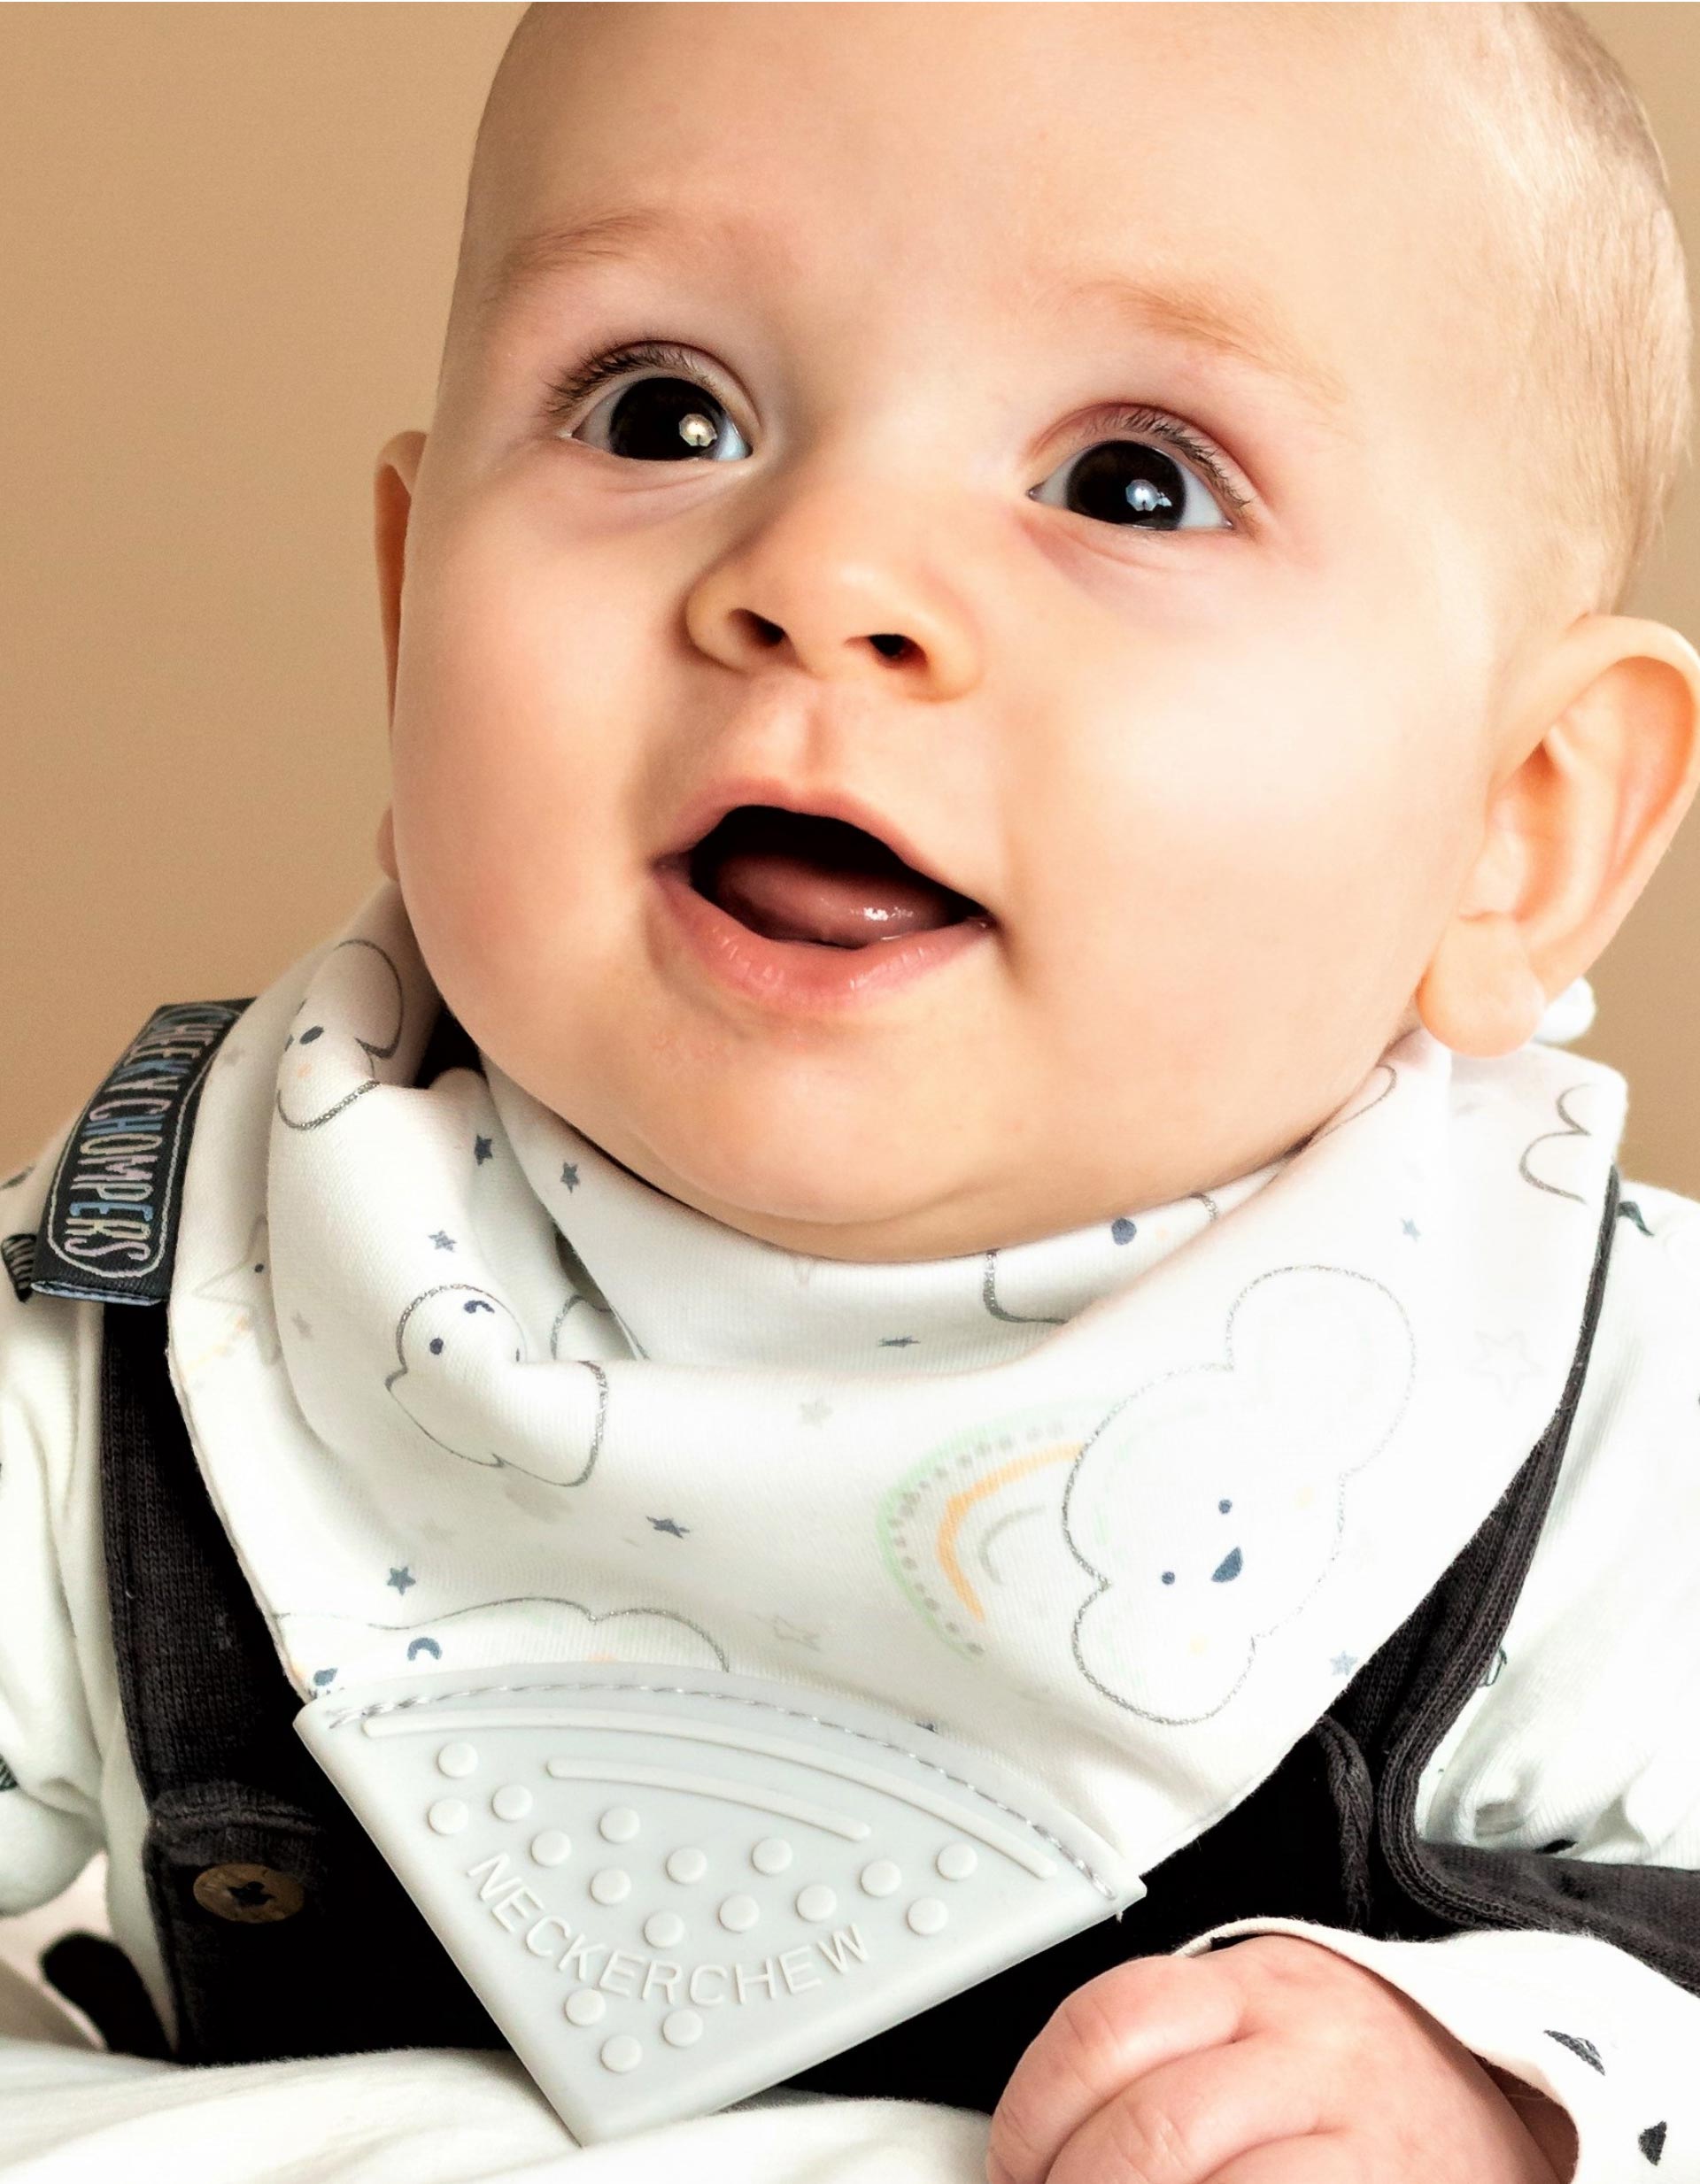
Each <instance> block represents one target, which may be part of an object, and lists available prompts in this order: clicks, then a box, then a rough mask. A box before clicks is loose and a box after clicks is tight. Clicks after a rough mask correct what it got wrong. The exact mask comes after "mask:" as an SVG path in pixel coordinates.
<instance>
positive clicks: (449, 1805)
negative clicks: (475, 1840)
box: [425, 1797, 468, 1835]
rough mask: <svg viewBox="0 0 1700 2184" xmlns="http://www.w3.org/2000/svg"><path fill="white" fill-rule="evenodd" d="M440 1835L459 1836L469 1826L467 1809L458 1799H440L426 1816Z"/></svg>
mask: <svg viewBox="0 0 1700 2184" xmlns="http://www.w3.org/2000/svg"><path fill="white" fill-rule="evenodd" d="M425 1817H426V1818H427V1819H428V1820H429V1822H430V1824H431V1826H432V1827H433V1828H434V1829H435V1831H436V1832H437V1834H439V1835H458V1834H459V1833H460V1831H461V1829H462V1828H463V1827H464V1826H465V1825H467V1817H468V1815H467V1809H466V1807H465V1806H464V1805H463V1804H462V1803H461V1802H460V1799H459V1798H458V1797H439V1798H438V1799H437V1802H436V1803H435V1804H434V1805H433V1806H432V1807H431V1809H430V1810H429V1812H428V1813H427V1814H426V1815H425Z"/></svg>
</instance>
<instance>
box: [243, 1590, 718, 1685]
mask: <svg viewBox="0 0 1700 2184" xmlns="http://www.w3.org/2000/svg"><path fill="white" fill-rule="evenodd" d="M277 1620H278V1626H279V1629H280V1631H281V1632H282V1636H283V1639H284V1641H285V1644H286V1647H287V1649H288V1652H289V1656H290V1661H291V1662H292V1663H294V1665H295V1672H296V1675H297V1677H298V1680H299V1681H300V1682H302V1683H303V1684H308V1683H310V1684H311V1685H312V1686H313V1687H314V1688H315V1689H317V1690H319V1691H328V1690H331V1689H333V1688H334V1687H335V1686H336V1684H337V1683H338V1682H339V1681H346V1680H347V1679H349V1677H350V1675H351V1674H353V1675H355V1676H358V1677H367V1676H372V1677H377V1676H398V1675H403V1674H405V1673H406V1671H407V1670H408V1669H409V1668H413V1669H433V1668H436V1667H437V1666H438V1665H439V1664H442V1665H445V1666H449V1667H452V1666H454V1665H455V1663H466V1664H467V1665H468V1666H471V1665H474V1664H481V1665H485V1666H487V1665H489V1664H490V1663H496V1662H501V1663H514V1662H533V1661H536V1662H548V1663H555V1664H560V1663H572V1662H622V1661H623V1662H629V1663H630V1664H631V1665H632V1666H633V1667H634V1668H641V1667H647V1666H654V1665H656V1664H661V1665H664V1666H667V1667H670V1668H695V1669H725V1668H727V1667H729V1666H730V1663H729V1662H728V1660H727V1657H726V1655H725V1654H724V1652H723V1650H722V1649H721V1648H720V1646H719V1645H718V1644H717V1643H716V1641H715V1640H714V1639H713V1638H711V1637H710V1636H709V1634H708V1632H707V1631H705V1630H704V1629H703V1628H702V1627H701V1625H700V1624H696V1623H693V1622H692V1621H691V1619H690V1617H688V1616H681V1615H676V1614H674V1612H673V1611H672V1609H668V1608H649V1607H631V1608H605V1609H600V1610H598V1609H591V1608H587V1607H585V1606H584V1605H583V1603H582V1602H581V1601H576V1600H558V1599H553V1598H550V1597H548V1596H546V1595H543V1594H520V1595H516V1596H515V1597H514V1598H513V1599H510V1600H490V1601H475V1603H474V1604H473V1605H472V1606H470V1607H467V1608H456V1609H451V1610H450V1612H449V1613H448V1614H447V1615H444V1616H437V1617H431V1618H429V1619H428V1620H425V1621H422V1622H417V1623H396V1624H390V1623H368V1622H364V1621H362V1620H361V1619H360V1618H359V1617H356V1616H338V1615H314V1614H313V1613H312V1612H311V1611H310V1610H298V1609H297V1610H290V1611H286V1612H285V1613H283V1614H282V1615H280V1616H279V1617H278V1618H277Z"/></svg>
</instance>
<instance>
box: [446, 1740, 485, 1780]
mask: <svg viewBox="0 0 1700 2184" xmlns="http://www.w3.org/2000/svg"><path fill="white" fill-rule="evenodd" d="M477 1764H478V1754H477V1752H476V1750H475V1748H474V1747H473V1746H472V1745H470V1744H459V1743H457V1744H445V1745H444V1747H443V1749H442V1750H441V1751H440V1752H439V1753H438V1754H437V1772H438V1773H439V1774H447V1775H454V1776H456V1777H459V1776H460V1775H463V1774H470V1773H471V1772H472V1771H473V1769H474V1768H475V1766H476V1765H477Z"/></svg>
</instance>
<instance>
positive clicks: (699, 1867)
mask: <svg viewBox="0 0 1700 2184" xmlns="http://www.w3.org/2000/svg"><path fill="white" fill-rule="evenodd" d="M707 1871H708V1860H707V1857H706V1856H704V1854H703V1853H702V1852H701V1851H700V1850H699V1849H698V1848H696V1846H695V1844H694V1843H684V1844H682V1845H681V1846H680V1848H678V1849H676V1850H669V1851H668V1854H667V1877H668V1879H669V1880H678V1881H683V1882H684V1885H685V1886H686V1887H689V1886H690V1885H691V1883H692V1881H693V1880H700V1879H702V1877H703V1875H704V1874H705V1873H706V1872H707Z"/></svg>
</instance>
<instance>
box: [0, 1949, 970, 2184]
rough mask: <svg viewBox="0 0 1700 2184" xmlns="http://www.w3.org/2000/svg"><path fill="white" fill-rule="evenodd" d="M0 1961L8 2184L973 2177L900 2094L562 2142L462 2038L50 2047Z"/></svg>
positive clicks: (554, 2127) (694, 2182)
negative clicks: (588, 2143) (288, 2054)
mask: <svg viewBox="0 0 1700 2184" xmlns="http://www.w3.org/2000/svg"><path fill="white" fill-rule="evenodd" d="M45 2009H46V2005H45V2004H44V2003H43V2000H42V1996H41V1995H40V1994H39V1993H38V1992H37V1990H36V1989H35V1987H32V1986H30V1985H29V1984H28V1983H27V1982H26V1981H25V1980H24V1979H23V1978H22V1977H21V1976H20V1975H19V1973H18V1972H15V1971H13V1970H12V1969H11V1968H10V1967H8V1966H7V1965H5V1964H0V2118H4V2127H3V2128H0V2177H3V2178H4V2179H5V2184H89V2180H90V2179H91V2178H97V2177H100V2178H108V2177H110V2178H114V2179H118V2178H121V2179H122V2180H123V2184H545V2180H554V2179H557V2178H559V2177H560V2176H561V2175H562V2174H563V2173H564V2172H566V2170H565V2165H567V2164H568V2163H570V2164H571V2168H570V2174H571V2176H572V2179H573V2184H651V2180H660V2179H672V2178H677V2177H689V2178H690V2179H691V2184H981V2180H982V2179H983V2177H984V2174H985V2137H986V2119H985V2117H984V2116H979V2115H970V2114H968V2113H966V2112H965V2111H962V2110H961V2109H954V2108H928V2107H923V2106H922V2105H921V2104H920V2103H916V2102H908V2101H829V2100H823V2099H813V2098H809V2097H806V2096H802V2095H784V2094H779V2095H774V2094H769V2095H763V2096H761V2098H759V2099H757V2100H755V2101H750V2102H746V2103H745V2104H744V2105H743V2106H742V2107H739V2108H735V2109H729V2110H727V2111H724V2112H723V2113H722V2114H721V2115H718V2116H708V2117H704V2118H700V2119H699V2120H698V2121H695V2122H692V2123H684V2124H676V2125H674V2126H672V2127H671V2128H669V2129H668V2130H665V2131H654V2132H645V2134H643V2135H642V2136H641V2137H640V2138H638V2139H634V2140H630V2141H628V2142H624V2143H615V2144H614V2145H611V2146H599V2147H592V2148H587V2149H583V2150H582V2151H581V2150H580V2149H577V2148H576V2147H574V2145H573V2144H572V2142H571V2141H570V2140H569V2139H568V2136H567V2134H566V2131H565V2130H564V2128H563V2127H562V2126H561V2124H560V2121H559V2120H558V2118H556V2116H555V2113H554V2111H553V2109H551V2107H550V2106H549V2104H548V2103H547V2102H546V2101H545V2099H544V2097H543V2095H541V2094H540V2093H539V2092H538V2091H537V2088H536V2087H535V2086H534V2085H533V2084H532V2082H531V2080H529V2078H528V2077H527V2076H526V2074H525V2072H524V2071H523V2070H522V2069H521V2067H520V2065H519V2064H518V2063H516V2062H515V2061H514V2058H513V2057H512V2056H507V2055H493V2054H475V2053H472V2052H469V2051H467V2050H462V2049H444V2050H442V2051H438V2052H421V2051H417V2050H411V2051H410V2050H406V2049H401V2050H397V2051H395V2052H392V2053H390V2054H388V2055H349V2056H340V2057H336V2059H334V2060H333V2061H330V2062H308V2063H257V2064H246V2065H243V2066H239V2067H231V2068H226V2069H220V2070H188V2069H184V2068H182V2067H181V2066H179V2065H177V2064H170V2063H143V2062H139V2061H137V2060H136V2059H135V2057H130V2056H117V2055H106V2054H104V2053H102V2052H100V2051H99V2050H97V2049H91V2048H88V2047H85V2046H82V2045H81V2044H76V2043H77V2035H76V2032H75V2028H74V2027H73V2026H71V2025H70V2024H69V2023H68V2021H67V2022H66V2025H65V2026H64V2027H63V2029H62V2031H61V2032H60V2033H59V2034H58V2037H57V2038H52V2037H47V2036H44V2035H47V2034H51V2032H52V2027H51V2026H50V2024H49V2023H48V2022H47V2021H46V2020H45V2018H44V2011H45Z"/></svg>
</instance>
